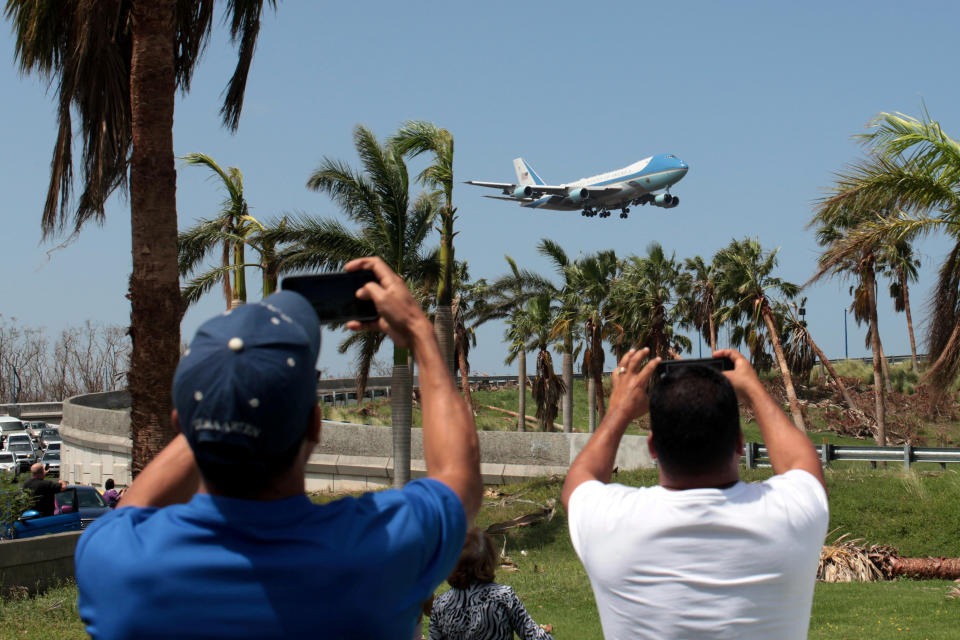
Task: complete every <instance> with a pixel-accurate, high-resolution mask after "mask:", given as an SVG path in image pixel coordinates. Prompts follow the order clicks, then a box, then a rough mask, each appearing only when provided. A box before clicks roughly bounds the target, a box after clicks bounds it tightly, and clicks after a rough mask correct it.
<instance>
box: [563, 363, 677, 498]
mask: <svg viewBox="0 0 960 640" xmlns="http://www.w3.org/2000/svg"><path fill="white" fill-rule="evenodd" d="M649 353H650V349H647V348H643V349H640V350H639V351H636V350H634V349H631V350H630V351H628V352H627V355H625V356H623V358H622V359H621V360H620V363H619V366H618V367H617V369H616V370H615V371H614V373H613V391H611V393H610V409H609V411H607V413H606V415H604V417H603V421H602V422H601V423H600V426H599V427H597V431H596V433H594V434H593V435H592V436H591V437H590V441H589V442H587V446H585V447H584V448H583V451H581V452H580V455H578V456H577V459H576V460H574V461H573V464H571V465H570V470H569V471H568V472H567V479H566V480H565V481H564V483H563V491H561V492H560V500H561V502H562V503H563V508H564V509H568V508H569V506H568V505H569V503H570V496H571V495H573V491H574V489H576V488H577V487H579V486H580V485H581V484H583V483H584V482H588V481H590V480H599V481H600V482H610V476H611V474H612V473H613V462H614V460H615V459H616V457H617V448H618V447H619V446H620V440H621V439H622V438H623V433H624V431H626V430H627V426H628V425H629V424H630V422H631V421H632V420H633V419H634V418H639V417H640V416H642V415H643V414H645V413H646V412H647V411H649V410H650V399H649V398H648V397H647V385H648V384H649V382H650V378H651V376H653V371H654V369H656V368H657V364H658V363H659V362H660V358H653V359H652V360H650V361H649V362H647V363H646V364H644V359H645V358H646V357H647V355H648V354H649Z"/></svg>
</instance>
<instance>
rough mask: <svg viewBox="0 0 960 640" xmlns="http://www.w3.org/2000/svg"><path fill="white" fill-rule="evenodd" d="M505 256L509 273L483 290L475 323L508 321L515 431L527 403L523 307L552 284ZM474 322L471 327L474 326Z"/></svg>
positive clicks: (522, 427) (519, 427)
mask: <svg viewBox="0 0 960 640" xmlns="http://www.w3.org/2000/svg"><path fill="white" fill-rule="evenodd" d="M504 258H506V260H507V265H508V266H509V267H510V272H509V273H507V274H505V275H503V276H500V277H499V278H497V279H496V280H494V281H493V283H492V284H490V286H489V287H488V288H487V289H486V291H485V294H486V302H485V304H484V305H483V308H482V310H480V311H479V312H478V317H477V320H476V324H480V323H481V322H485V321H487V320H494V319H506V320H507V324H508V329H507V336H506V338H507V343H508V349H509V355H508V357H507V360H506V363H507V364H512V363H513V361H514V360H516V361H517V365H518V373H517V387H518V389H519V394H518V396H519V397H518V407H517V413H518V414H519V415H518V417H517V431H525V430H526V423H525V417H524V416H526V413H525V412H526V404H527V394H526V389H527V352H526V344H527V341H528V340H529V331H528V330H527V329H526V328H525V327H524V326H523V323H522V322H521V316H522V314H523V311H524V307H525V305H526V304H527V301H529V300H530V299H531V298H533V297H535V296H537V295H539V294H541V293H543V292H544V291H553V290H554V286H553V283H551V282H550V281H549V280H547V279H546V278H544V277H543V276H541V275H539V274H536V273H533V272H532V271H527V270H526V269H520V268H519V267H518V266H517V263H516V261H515V260H514V259H513V258H511V257H510V256H508V255H505V256H504ZM476 324H475V325H474V326H476Z"/></svg>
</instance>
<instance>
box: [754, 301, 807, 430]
mask: <svg viewBox="0 0 960 640" xmlns="http://www.w3.org/2000/svg"><path fill="white" fill-rule="evenodd" d="M761 313H762V314H763V320H764V322H765V323H766V325H767V331H768V332H769V333H770V342H771V343H772V344H773V352H774V354H775V355H776V356H777V364H778V365H780V375H782V376H783V386H784V387H786V389H787V401H788V402H789V403H790V413H791V414H792V415H793V424H795V425H796V426H797V428H798V429H800V430H801V431H803V432H804V433H806V431H807V427H806V425H805V424H804V422H803V412H802V411H801V410H800V401H799V400H797V392H796V390H795V389H794V388H793V378H791V377H790V369H789V367H787V359H786V358H785V357H784V355H783V346H781V344H780V338H779V337H777V330H776V328H775V327H774V326H773V312H772V311H770V307H769V306H768V305H767V304H766V302H764V303H763V309H762V310H761Z"/></svg>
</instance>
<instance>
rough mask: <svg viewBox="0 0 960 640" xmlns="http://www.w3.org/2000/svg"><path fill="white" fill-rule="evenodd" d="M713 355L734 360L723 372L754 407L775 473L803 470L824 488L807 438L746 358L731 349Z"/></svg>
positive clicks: (820, 468)
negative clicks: (770, 392)
mask: <svg viewBox="0 0 960 640" xmlns="http://www.w3.org/2000/svg"><path fill="white" fill-rule="evenodd" d="M713 355H714V357H717V358H719V357H727V358H730V359H731V360H732V361H733V371H726V372H724V375H725V376H727V378H728V379H729V380H730V383H731V384H732V385H733V389H734V391H736V392H737V396H738V397H739V398H740V400H741V401H743V402H745V403H747V404H748V405H749V406H750V407H752V408H753V413H754V415H755V416H756V418H757V425H758V426H759V427H760V435H761V436H763V442H764V443H765V444H766V445H767V455H768V456H769V457H770V465H771V466H772V467H773V471H774V473H777V474H780V473H786V472H787V471H790V470H791V469H803V470H804V471H807V472H809V473H810V474H811V475H813V477H814V478H816V479H817V480H819V481H820V484H822V485H823V488H824V490H826V488H827V485H826V482H825V481H824V479H823V468H822V467H821V466H820V457H819V456H818V455H817V450H816V448H815V447H814V446H813V443H812V442H810V438H808V437H807V436H806V434H804V433H803V432H802V431H800V430H799V429H798V428H797V427H796V426H794V424H793V423H792V422H791V421H790V418H788V417H787V414H785V413H784V412H783V409H781V408H780V406H779V405H778V404H777V403H776V401H775V400H774V399H773V398H771V397H770V394H769V393H767V391H766V389H764V388H763V385H762V384H761V383H760V379H759V378H757V374H756V372H755V371H754V370H753V367H751V366H750V363H749V362H748V361H747V359H746V358H744V357H743V356H742V355H741V354H740V353H739V352H737V351H734V350H732V349H724V350H722V351H715V352H714V353H713Z"/></svg>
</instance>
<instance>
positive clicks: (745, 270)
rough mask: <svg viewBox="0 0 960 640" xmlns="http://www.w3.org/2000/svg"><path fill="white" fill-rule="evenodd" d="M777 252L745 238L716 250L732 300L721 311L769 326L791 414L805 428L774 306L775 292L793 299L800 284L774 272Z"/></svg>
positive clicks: (726, 295) (723, 284) (724, 286)
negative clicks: (777, 325)
mask: <svg viewBox="0 0 960 640" xmlns="http://www.w3.org/2000/svg"><path fill="white" fill-rule="evenodd" d="M777 251H778V249H774V250H773V251H769V252H764V250H763V247H761V246H760V242H759V240H756V239H750V238H745V239H743V240H732V241H731V242H730V244H729V245H728V246H727V247H725V248H723V249H721V250H720V251H719V252H718V253H717V263H718V265H719V267H720V272H721V287H720V288H721V290H722V297H723V298H724V299H726V300H729V301H731V302H730V303H729V305H728V306H727V307H726V308H725V309H724V310H723V312H722V313H721V317H722V318H731V317H736V316H740V317H750V318H751V319H752V322H753V323H754V324H759V321H762V322H763V324H764V325H766V329H767V338H768V339H769V340H770V343H771V344H772V345H773V351H774V355H775V356H776V360H777V364H778V365H779V367H780V375H781V376H783V384H784V387H785V388H786V392H787V400H788V401H789V403H790V413H791V414H792V416H793V422H794V424H795V425H796V426H797V428H798V429H800V430H802V431H806V425H805V424H804V421H803V412H802V411H801V409H800V402H799V400H798V399H797V392H796V390H795V389H794V387H793V378H792V377H791V376H790V368H789V366H788V365H787V359H786V357H785V356H784V353H783V346H782V345H781V344H780V338H779V335H778V332H777V328H776V326H775V324H774V312H773V306H774V305H775V303H776V301H777V299H776V298H774V297H773V295H774V293H776V292H779V294H780V295H782V296H784V297H786V298H788V299H792V298H793V297H794V296H796V295H797V292H798V291H799V287H797V285H795V284H791V283H789V282H786V281H784V280H781V279H780V278H777V277H774V276H773V275H771V274H772V273H773V270H774V269H775V268H776V266H777Z"/></svg>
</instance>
